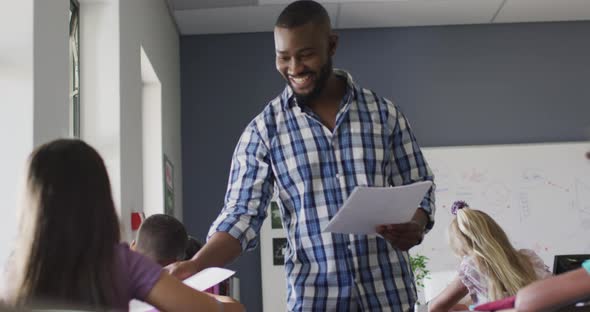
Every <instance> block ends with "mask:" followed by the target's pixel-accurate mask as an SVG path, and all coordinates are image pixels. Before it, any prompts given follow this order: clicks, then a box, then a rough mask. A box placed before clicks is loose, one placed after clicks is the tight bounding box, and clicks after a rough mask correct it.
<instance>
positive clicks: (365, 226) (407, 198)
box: [324, 181, 432, 234]
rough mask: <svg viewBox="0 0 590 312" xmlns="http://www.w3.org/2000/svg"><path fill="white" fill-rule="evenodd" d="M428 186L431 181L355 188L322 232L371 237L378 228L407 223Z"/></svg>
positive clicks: (430, 184)
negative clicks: (394, 185)
mask: <svg viewBox="0 0 590 312" xmlns="http://www.w3.org/2000/svg"><path fill="white" fill-rule="evenodd" d="M431 186H432V182H431V181H422V182H416V183H413V184H408V185H403V186H396V187H367V186H357V187H356V188H355V189H354V190H353V191H352V193H350V196H349V197H348V198H347V199H346V201H345V202H344V204H343V205H342V207H341V208H340V210H339V211H338V212H337V213H336V215H335V216H334V217H333V218H332V220H330V223H328V225H327V226H326V227H325V228H324V232H332V233H344V234H374V233H376V231H375V228H376V227H377V226H378V225H382V224H397V223H406V222H409V221H411V220H412V216H414V213H415V212H416V208H418V207H419V205H420V202H421V201H422V199H423V198H424V195H426V192H427V191H428V190H429V189H430V187H431Z"/></svg>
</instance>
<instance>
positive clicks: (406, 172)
mask: <svg viewBox="0 0 590 312" xmlns="http://www.w3.org/2000/svg"><path fill="white" fill-rule="evenodd" d="M394 107H395V110H394V111H395V127H394V129H393V146H392V147H393V161H392V171H391V175H390V179H391V181H390V183H391V185H394V186H398V185H406V184H412V183H415V182H419V181H432V182H433V184H432V187H431V188H430V190H428V192H427V193H426V195H425V196H424V198H423V199H422V202H421V203H420V207H421V208H422V209H424V211H426V213H427V214H428V223H427V225H426V230H430V229H432V227H433V226H434V213H435V205H434V203H435V198H434V190H435V188H436V186H435V185H434V174H433V173H432V170H430V167H429V166H428V163H426V159H424V155H422V151H421V150H420V146H418V142H417V141H416V137H415V136H414V134H413V133H412V130H411V128H410V124H409V122H408V120H407V119H406V117H405V116H404V114H403V113H402V112H401V111H400V110H399V108H398V107H397V106H394Z"/></svg>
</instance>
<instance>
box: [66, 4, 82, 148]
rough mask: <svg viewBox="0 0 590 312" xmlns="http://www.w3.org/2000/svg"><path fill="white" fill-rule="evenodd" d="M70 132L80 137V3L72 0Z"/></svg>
mask: <svg viewBox="0 0 590 312" xmlns="http://www.w3.org/2000/svg"><path fill="white" fill-rule="evenodd" d="M69 50H70V133H71V135H72V136H73V137H75V138H79V137H80V4H79V3H78V1H76V0H70V49H69Z"/></svg>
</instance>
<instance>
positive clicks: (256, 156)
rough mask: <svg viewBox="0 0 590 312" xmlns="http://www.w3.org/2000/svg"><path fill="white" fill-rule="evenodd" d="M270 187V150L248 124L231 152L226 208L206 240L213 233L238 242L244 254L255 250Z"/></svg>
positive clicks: (271, 189) (254, 129)
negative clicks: (223, 233) (229, 237)
mask: <svg viewBox="0 0 590 312" xmlns="http://www.w3.org/2000/svg"><path fill="white" fill-rule="evenodd" d="M273 186H274V177H273V175H272V169H271V162H270V155H269V150H268V148H267V146H266V145H265V144H264V142H263V140H262V139H261V138H260V135H259V133H258V131H257V129H256V128H255V126H254V124H251V125H250V126H249V127H248V128H246V130H245V131H244V133H243V134H242V136H241V138H240V140H239V142H238V144H237V146H236V149H235V151H234V155H233V157H232V164H231V170H230V176H229V181H228V186H227V191H226V194H225V204H224V207H223V209H222V210H221V213H220V214H219V216H218V217H217V219H216V220H215V221H214V222H213V225H212V226H211V228H210V229H209V234H208V235H207V236H208V239H209V238H211V236H212V235H213V234H215V233H216V232H226V233H228V234H230V235H231V236H233V237H234V238H236V239H237V240H238V241H239V242H240V245H241V247H242V250H243V251H247V250H252V249H254V248H256V246H258V234H259V232H260V227H261V226H262V223H263V221H264V219H265V218H266V216H267V212H266V210H267V207H268V204H269V202H270V199H271V198H272V193H273Z"/></svg>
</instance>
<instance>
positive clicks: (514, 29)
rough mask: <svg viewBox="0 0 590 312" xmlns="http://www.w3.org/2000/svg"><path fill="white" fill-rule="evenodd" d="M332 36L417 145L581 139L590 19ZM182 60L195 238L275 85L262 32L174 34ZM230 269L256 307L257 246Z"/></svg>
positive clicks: (339, 63)
mask: <svg viewBox="0 0 590 312" xmlns="http://www.w3.org/2000/svg"><path fill="white" fill-rule="evenodd" d="M338 33H339V34H340V47H339V48H338V50H337V52H336V57H335V60H334V64H335V66H336V67H339V68H344V69H348V70H350V71H351V73H352V75H353V78H355V80H356V81H357V82H358V83H360V84H361V85H363V86H365V87H369V88H371V89H373V90H374V91H376V92H377V93H378V94H381V95H383V96H386V97H388V98H390V99H392V100H394V101H396V102H397V103H398V104H400V106H401V107H402V110H403V111H404V112H405V113H406V115H407V116H408V118H409V120H410V121H411V123H412V125H413V128H414V132H415V134H416V135H417V137H418V140H419V142H421V144H422V145H423V146H444V145H472V144H498V143H533V142H555V141H575V140H584V139H586V133H585V131H586V129H588V128H587V127H588V126H590V103H589V100H590V87H589V84H588V81H589V79H590V60H589V55H590V40H588V36H589V35H590V22H577V23H540V24H506V25H469V26H446V27H414V28H396V29H364V30H344V31H338ZM181 64H182V146H183V166H184V168H183V170H184V173H183V174H184V207H185V209H184V222H185V223H186V225H187V227H188V229H189V231H190V232H191V233H193V234H195V235H197V236H199V237H202V238H203V237H204V236H205V234H206V232H207V229H208V227H209V225H210V223H211V221H212V220H213V219H214V218H215V217H216V215H217V214H218V212H219V209H220V208H221V206H222V202H223V196H224V193H225V187H226V181H227V176H228V173H229V165H230V159H231V155H232V152H233V149H234V146H235V144H236V142H237V139H238V137H239V135H240V134H241V131H242V130H243V128H244V127H245V125H246V124H247V123H248V122H249V121H250V120H251V118H252V117H254V116H255V115H256V114H257V113H258V112H259V111H260V110H261V109H262V108H263V106H264V105H265V104H266V103H267V102H268V101H269V100H271V99H272V98H274V97H275V96H276V95H277V94H278V93H279V92H280V91H281V90H282V88H283V82H282V79H281V78H280V76H279V74H278V73H277V72H276V71H275V68H274V44H273V37H272V34H271V33H259V34H241V35H205V36H185V37H182V39H181ZM233 267H234V268H236V269H238V270H239V272H238V274H239V276H240V278H241V281H242V284H241V292H242V302H244V303H245V304H246V306H247V308H248V309H249V311H261V310H262V308H261V307H262V303H261V300H262V299H261V282H260V252H259V251H255V252H251V253H249V254H247V255H245V256H243V257H242V258H241V259H240V260H238V261H237V263H236V264H234V266H233ZM282 286H283V285H279V287H282ZM267 295H269V294H267Z"/></svg>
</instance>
